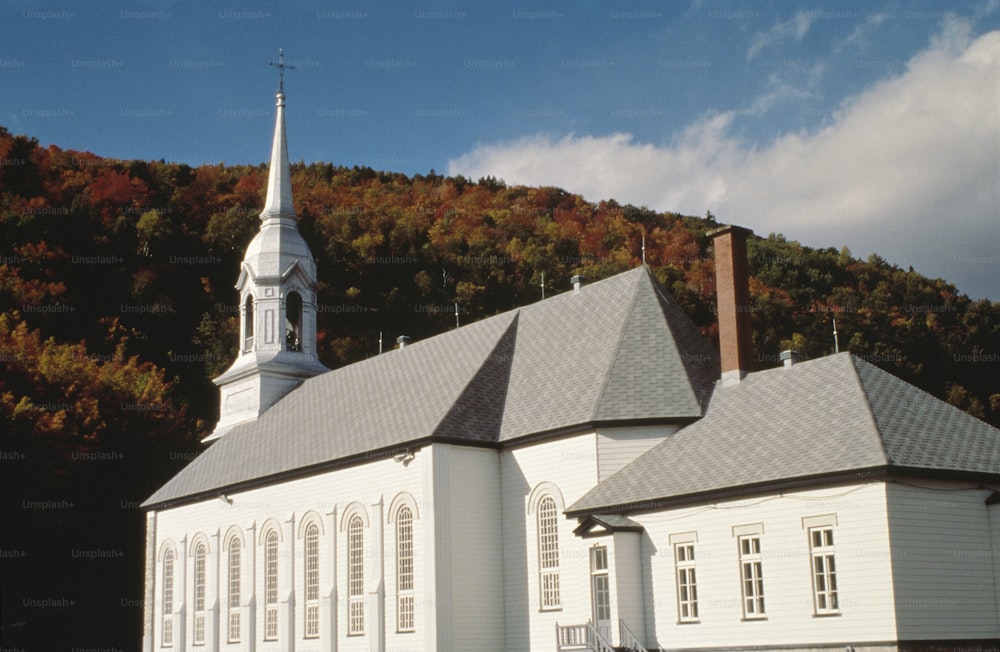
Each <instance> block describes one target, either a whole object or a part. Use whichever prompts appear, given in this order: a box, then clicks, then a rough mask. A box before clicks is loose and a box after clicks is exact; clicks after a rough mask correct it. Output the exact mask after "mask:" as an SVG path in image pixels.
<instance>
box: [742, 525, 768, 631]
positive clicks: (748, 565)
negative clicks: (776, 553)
mask: <svg viewBox="0 0 1000 652" xmlns="http://www.w3.org/2000/svg"><path fill="white" fill-rule="evenodd" d="M739 553H740V582H741V584H742V587H743V616H744V618H747V619H752V618H764V617H765V612H764V570H763V565H762V562H761V554H760V536H758V535H747V536H741V537H740V538H739Z"/></svg>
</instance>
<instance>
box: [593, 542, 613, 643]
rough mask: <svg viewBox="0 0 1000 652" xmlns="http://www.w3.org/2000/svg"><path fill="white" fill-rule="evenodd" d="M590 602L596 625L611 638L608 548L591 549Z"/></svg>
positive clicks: (604, 635) (607, 638)
mask: <svg viewBox="0 0 1000 652" xmlns="http://www.w3.org/2000/svg"><path fill="white" fill-rule="evenodd" d="M590 604H591V605H592V606H593V619H594V627H595V628H596V629H597V631H598V632H599V633H600V634H601V636H603V637H604V640H606V641H610V640H611V583H610V580H609V579H608V549H607V547H605V546H594V547H593V548H591V549H590Z"/></svg>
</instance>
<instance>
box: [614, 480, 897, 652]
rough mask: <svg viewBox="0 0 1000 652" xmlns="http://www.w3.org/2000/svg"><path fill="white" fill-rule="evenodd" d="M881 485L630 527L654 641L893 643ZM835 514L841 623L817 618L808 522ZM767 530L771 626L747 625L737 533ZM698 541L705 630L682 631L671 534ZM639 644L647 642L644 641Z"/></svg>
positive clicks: (724, 505) (711, 508)
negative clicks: (638, 548)
mask: <svg viewBox="0 0 1000 652" xmlns="http://www.w3.org/2000/svg"><path fill="white" fill-rule="evenodd" d="M885 504H886V498H885V489H884V486H883V485H882V484H881V483H878V482H872V483H867V484H855V485H848V486H839V487H831V488H827V489H817V490H802V491H789V492H784V493H783V494H771V495H762V496H756V497H751V498H747V499H745V500H730V501H724V502H719V503H717V504H713V505H704V506H698V507H688V508H680V509H675V510H670V511H664V512H659V513H653V514H643V515H637V516H633V517H632V518H633V519H634V520H636V521H639V522H640V523H642V524H643V525H644V526H645V528H646V531H645V532H644V537H643V542H644V550H643V556H644V558H645V562H644V563H645V573H646V577H645V585H644V586H645V588H646V591H647V596H646V604H647V623H648V625H647V642H648V643H649V644H652V643H654V642H658V643H659V644H660V645H662V646H664V647H665V648H671V649H677V648H689V647H709V646H711V647H728V646H734V647H736V646H778V645H790V646H795V645H812V644H821V643H838V644H844V645H849V644H856V643H859V642H865V641H887V640H894V639H895V631H896V630H895V617H894V613H893V609H892V604H893V590H892V569H891V566H890V559H891V556H892V555H893V552H892V551H891V550H890V548H889V534H888V523H887V518H886V506H885ZM824 515H835V518H836V526H835V527H834V543H835V549H836V563H837V582H838V590H839V598H840V615H837V616H816V615H814V609H813V597H812V595H813V594H812V575H811V566H810V558H809V543H808V536H807V531H806V529H805V526H804V523H803V519H804V518H806V517H813V516H824ZM752 524H760V525H761V527H762V534H761V537H760V541H761V555H762V566H763V579H764V598H765V607H766V615H767V618H766V620H761V621H744V619H743V606H742V598H741V587H740V574H739V573H740V568H739V555H738V549H737V546H738V543H737V539H736V536H734V527H737V526H743V525H752ZM685 532H697V544H696V545H695V559H696V575H697V589H698V600H699V615H700V622H699V623H697V624H679V623H678V610H677V590H676V573H675V565H674V558H673V550H672V549H671V547H670V545H669V537H670V535H671V534H680V533H685ZM640 636H641V634H640Z"/></svg>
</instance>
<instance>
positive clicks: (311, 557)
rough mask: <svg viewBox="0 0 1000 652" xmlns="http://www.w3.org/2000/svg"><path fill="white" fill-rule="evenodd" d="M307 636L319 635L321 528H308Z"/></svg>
mask: <svg viewBox="0 0 1000 652" xmlns="http://www.w3.org/2000/svg"><path fill="white" fill-rule="evenodd" d="M305 636H306V638H315V637H317V636H319V528H318V527H317V526H316V525H315V524H313V525H310V526H309V528H308V529H307V530H306V634H305Z"/></svg>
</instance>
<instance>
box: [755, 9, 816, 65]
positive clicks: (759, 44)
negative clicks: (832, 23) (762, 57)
mask: <svg viewBox="0 0 1000 652" xmlns="http://www.w3.org/2000/svg"><path fill="white" fill-rule="evenodd" d="M811 24H812V17H811V16H810V15H809V14H808V13H806V12H804V11H800V12H799V13H797V14H795V16H793V17H792V18H789V19H788V20H783V21H778V22H777V23H775V24H774V25H773V26H772V27H771V29H769V30H767V31H766V32H758V33H757V34H754V37H753V41H751V43H750V49H749V50H748V51H747V59H753V58H755V57H756V56H757V55H758V54H760V52H761V50H763V49H764V48H766V47H771V46H774V45H777V44H778V43H780V42H781V41H783V40H785V39H787V38H794V39H795V40H796V41H801V40H802V37H804V36H805V35H806V33H807V32H808V31H809V26H810V25H811Z"/></svg>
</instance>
